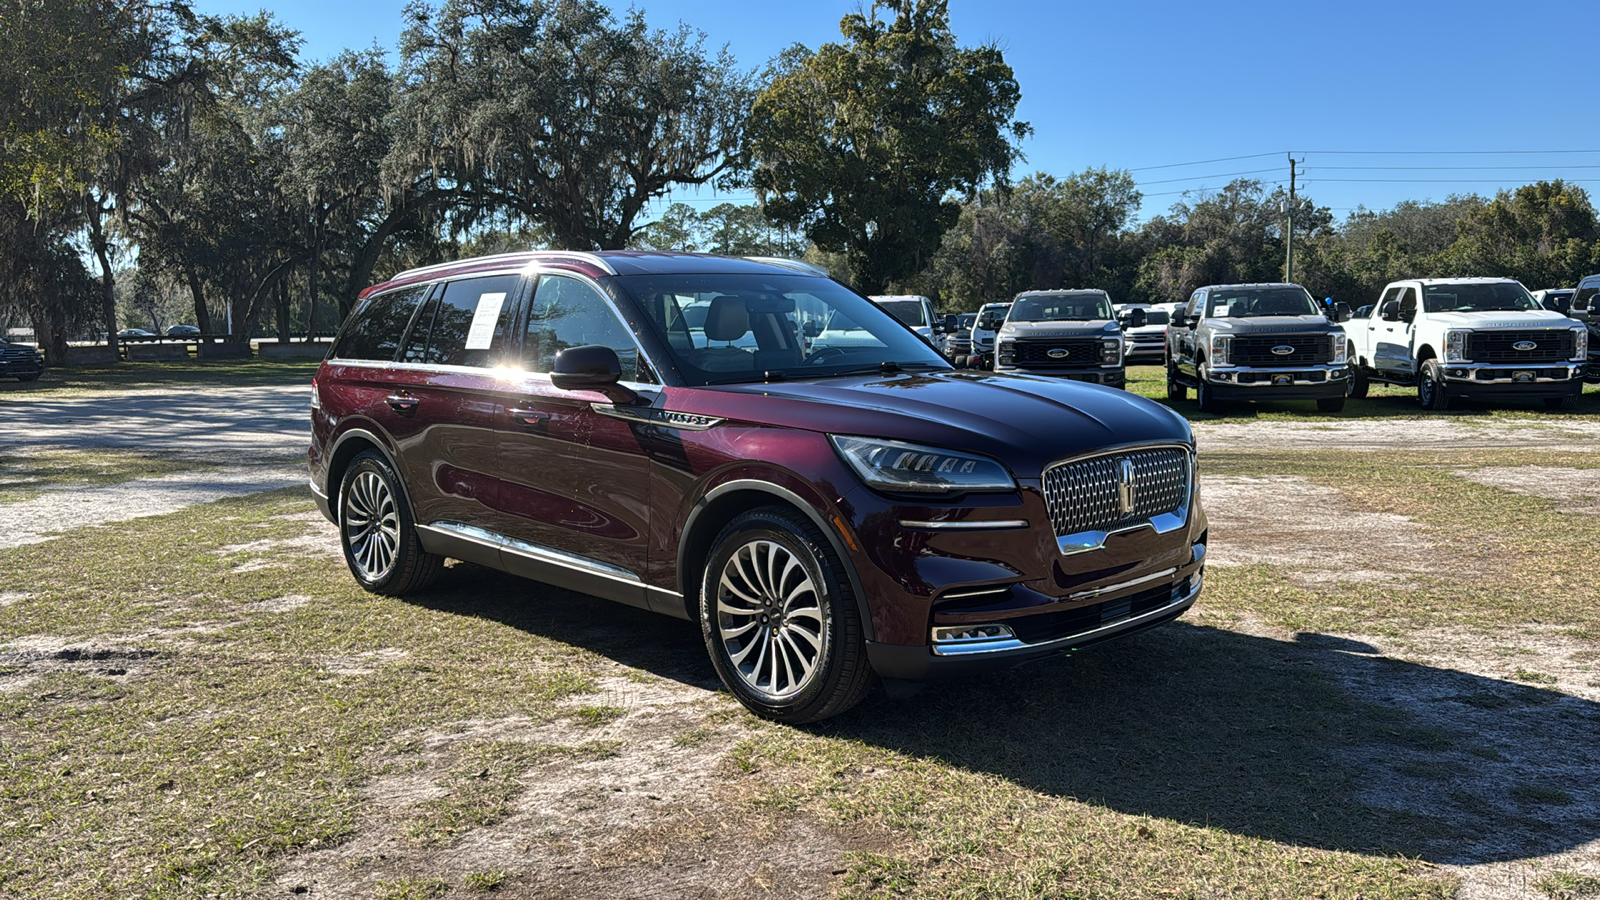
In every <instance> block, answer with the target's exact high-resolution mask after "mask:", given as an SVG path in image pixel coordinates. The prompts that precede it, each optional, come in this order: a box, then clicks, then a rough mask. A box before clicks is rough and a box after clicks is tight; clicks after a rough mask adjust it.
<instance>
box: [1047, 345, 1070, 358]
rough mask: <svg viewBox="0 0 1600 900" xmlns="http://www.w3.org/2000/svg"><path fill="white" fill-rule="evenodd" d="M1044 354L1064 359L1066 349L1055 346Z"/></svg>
mask: <svg viewBox="0 0 1600 900" xmlns="http://www.w3.org/2000/svg"><path fill="white" fill-rule="evenodd" d="M1045 356H1048V357H1050V358H1051V359H1066V358H1067V351H1065V350H1063V349H1061V348H1060V347H1057V348H1055V349H1054V350H1050V351H1048V352H1046V353H1045Z"/></svg>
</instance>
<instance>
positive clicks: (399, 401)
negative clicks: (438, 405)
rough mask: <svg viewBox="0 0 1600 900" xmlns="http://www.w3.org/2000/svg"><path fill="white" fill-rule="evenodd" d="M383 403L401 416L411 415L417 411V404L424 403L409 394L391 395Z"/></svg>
mask: <svg viewBox="0 0 1600 900" xmlns="http://www.w3.org/2000/svg"><path fill="white" fill-rule="evenodd" d="M383 402H385V403H387V404H389V408H390V409H392V410H394V411H395V412H397V413H400V414H401V415H410V414H411V413H414V412H416V411H417V404H418V403H421V402H422V401H421V400H418V399H417V398H415V397H413V396H411V395H409V394H390V395H389V396H387V397H385V398H383Z"/></svg>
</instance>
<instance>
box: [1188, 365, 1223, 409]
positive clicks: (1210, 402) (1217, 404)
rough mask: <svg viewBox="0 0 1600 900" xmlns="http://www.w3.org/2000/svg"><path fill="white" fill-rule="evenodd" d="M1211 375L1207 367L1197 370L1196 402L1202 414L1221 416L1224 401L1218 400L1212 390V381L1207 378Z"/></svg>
mask: <svg viewBox="0 0 1600 900" xmlns="http://www.w3.org/2000/svg"><path fill="white" fill-rule="evenodd" d="M1210 374H1211V372H1210V370H1209V369H1208V368H1207V367H1206V366H1201V367H1200V368H1198V369H1196V370H1195V378H1194V401H1195V403H1196V404H1197V405H1198V406H1199V407H1200V411H1201V412H1203V413H1211V414H1212V415H1220V414H1221V413H1222V401H1220V400H1218V399H1217V395H1216V392H1215V391H1213V390H1212V389H1211V381H1210V379H1209V378H1207V377H1206V376H1208V375H1210Z"/></svg>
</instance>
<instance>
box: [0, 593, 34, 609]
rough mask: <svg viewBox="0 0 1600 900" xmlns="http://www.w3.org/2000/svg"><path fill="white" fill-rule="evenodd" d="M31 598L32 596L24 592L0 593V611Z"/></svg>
mask: <svg viewBox="0 0 1600 900" xmlns="http://www.w3.org/2000/svg"><path fill="white" fill-rule="evenodd" d="M32 597H33V595H32V594H30V593H28V592H26V591H0V609H5V608H6V607H8V606H10V605H11V604H13V603H21V602H22V601H24V600H28V599H30V598H32Z"/></svg>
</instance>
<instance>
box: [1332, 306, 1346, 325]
mask: <svg viewBox="0 0 1600 900" xmlns="http://www.w3.org/2000/svg"><path fill="white" fill-rule="evenodd" d="M1333 321H1335V322H1348V321H1350V304H1348V303H1335V304H1334V305H1333Z"/></svg>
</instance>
